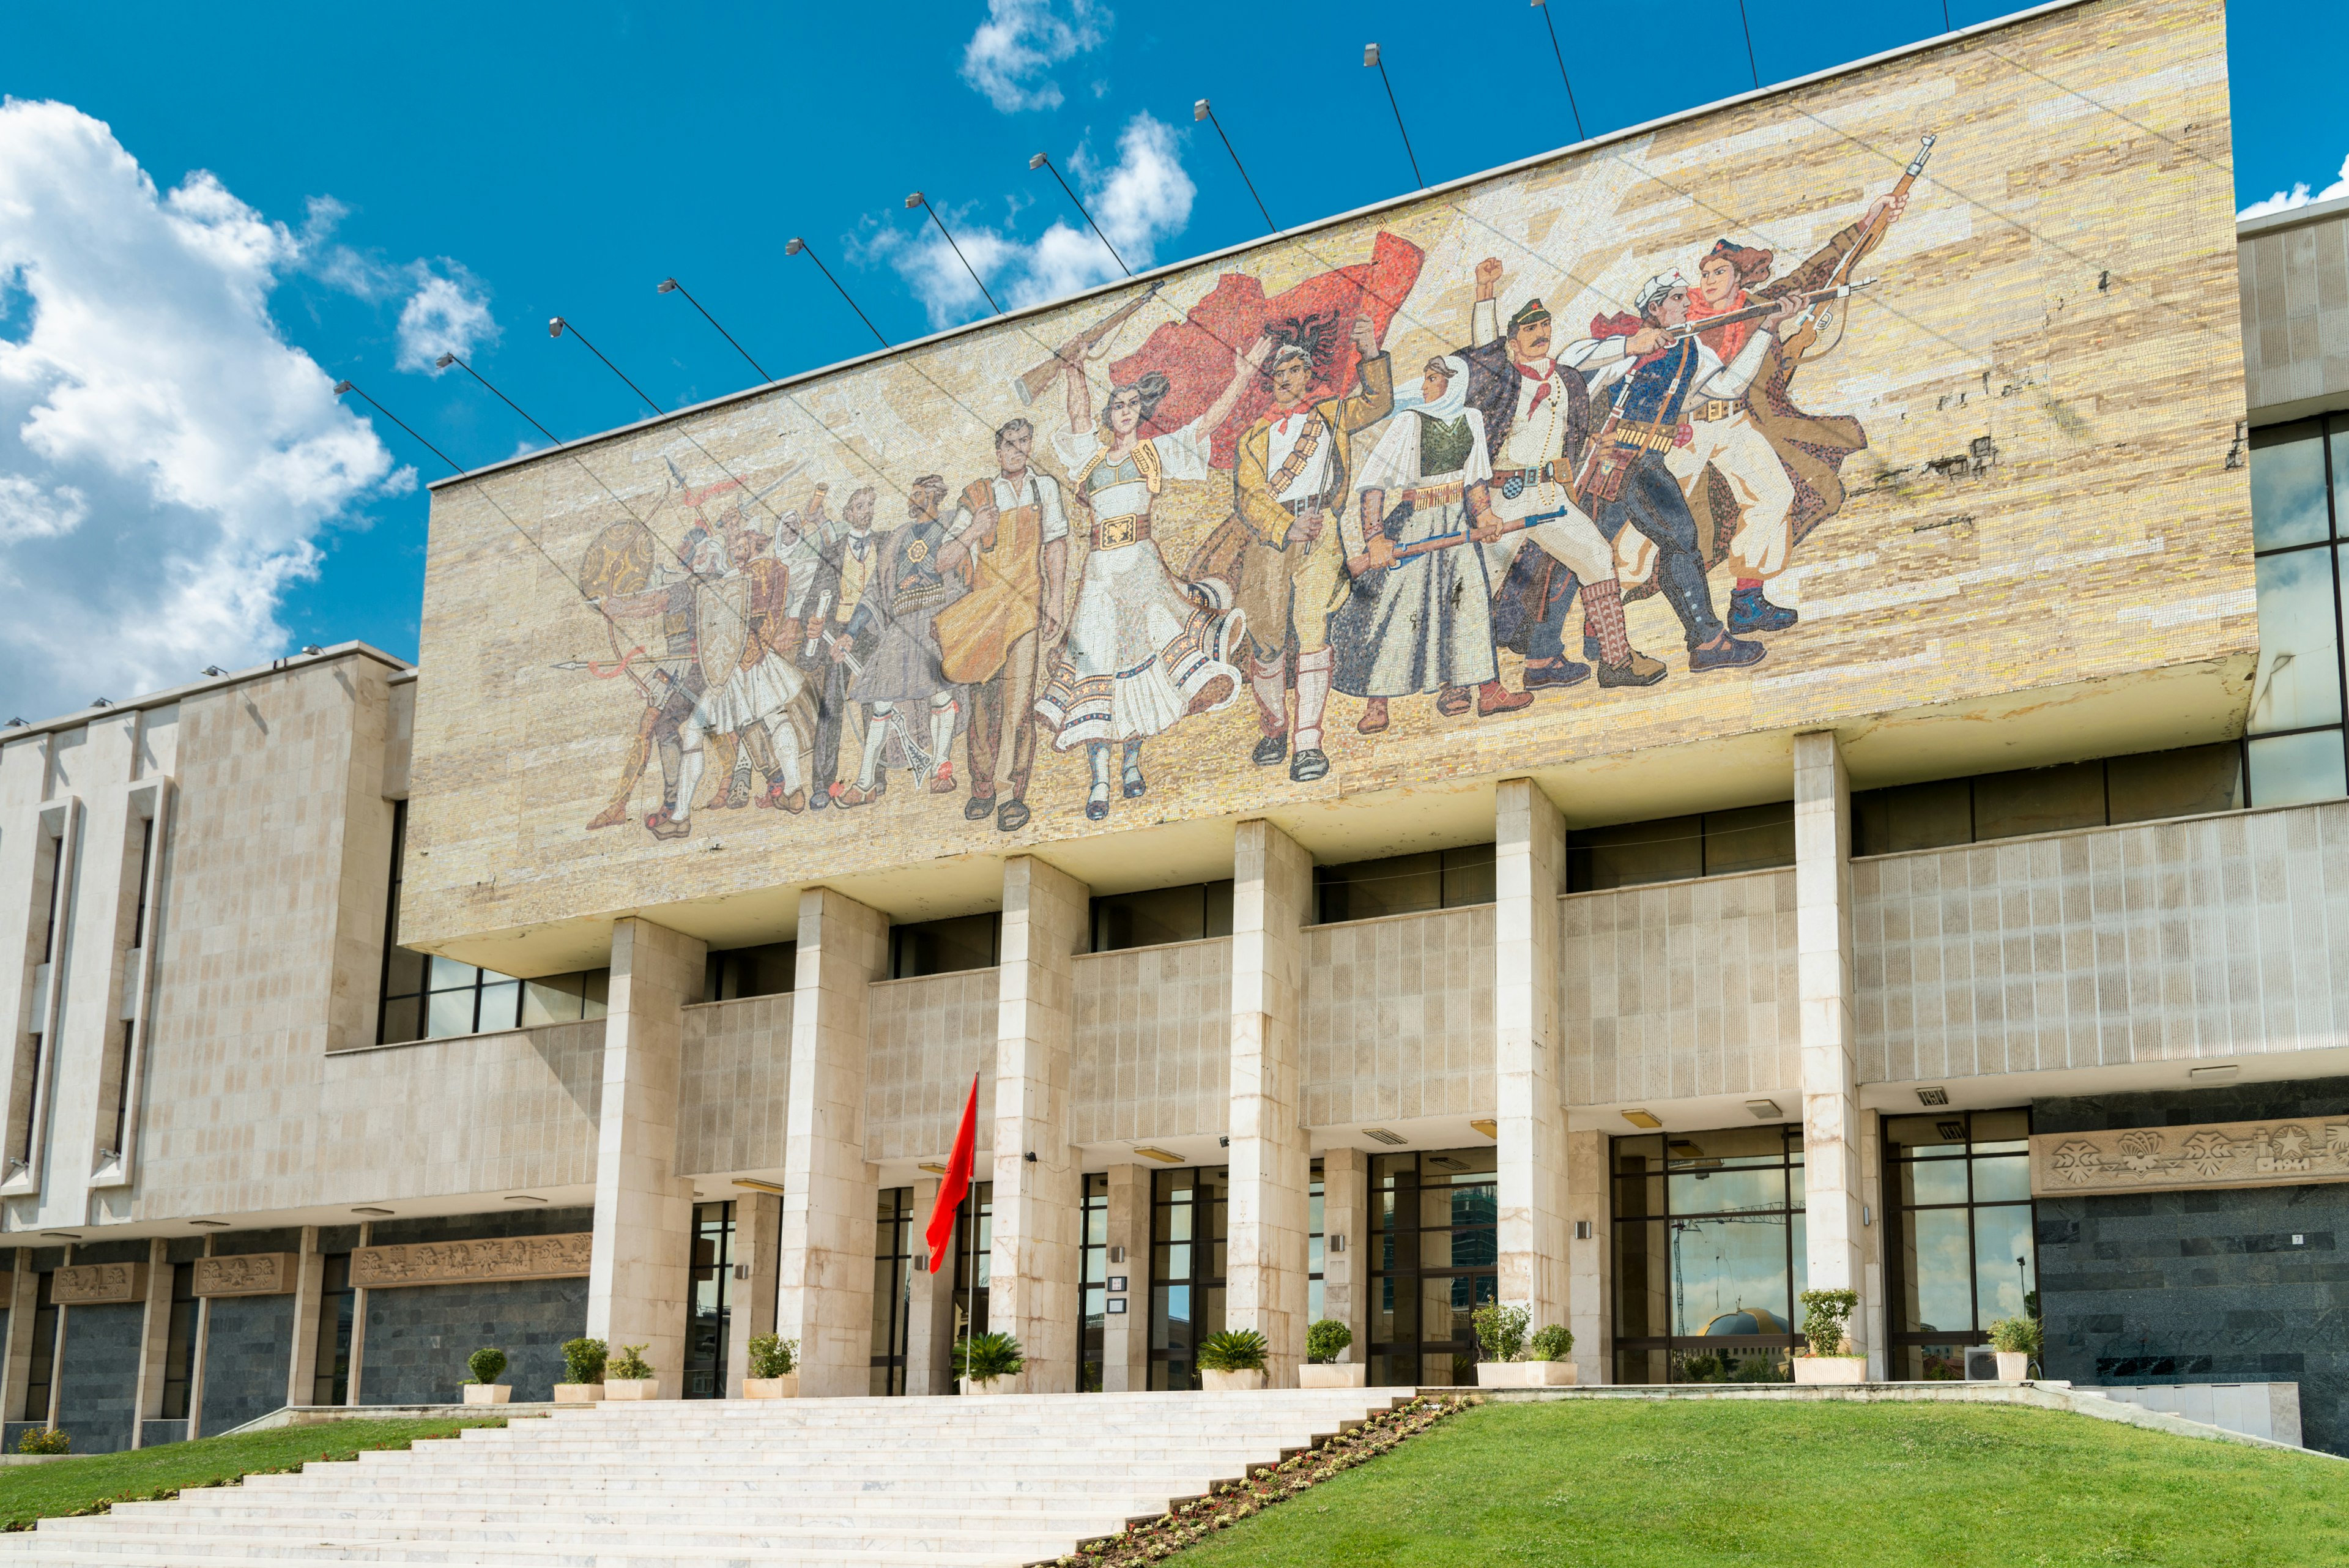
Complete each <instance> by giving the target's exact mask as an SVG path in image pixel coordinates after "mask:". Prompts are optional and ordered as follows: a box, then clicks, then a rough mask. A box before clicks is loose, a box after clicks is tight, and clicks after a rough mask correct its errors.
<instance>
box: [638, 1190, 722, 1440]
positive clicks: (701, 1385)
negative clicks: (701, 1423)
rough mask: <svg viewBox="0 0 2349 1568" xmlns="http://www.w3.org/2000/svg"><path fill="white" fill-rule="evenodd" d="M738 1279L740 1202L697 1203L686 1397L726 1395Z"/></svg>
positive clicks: (694, 1209) (695, 1206)
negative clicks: (729, 1328)
mask: <svg viewBox="0 0 2349 1568" xmlns="http://www.w3.org/2000/svg"><path fill="white" fill-rule="evenodd" d="M733 1284H734V1205H732V1204H731V1203H697V1204H695V1205H694V1206H693V1282H692V1290H693V1299H692V1303H691V1304H690V1305H689V1306H688V1309H687V1312H688V1315H687V1318H686V1324H685V1397H687V1398H688V1399H723V1398H725V1397H726V1324H727V1317H728V1313H729V1308H730V1296H731V1293H732V1290H733ZM614 1348H615V1349H616V1348H617V1347H616V1346H615V1347H614Z"/></svg>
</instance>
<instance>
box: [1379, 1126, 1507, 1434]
mask: <svg viewBox="0 0 2349 1568" xmlns="http://www.w3.org/2000/svg"><path fill="white" fill-rule="evenodd" d="M1495 1168H1496V1151H1495V1150H1494V1149H1490V1148H1467V1149H1449V1150H1444V1151H1441V1152H1435V1153H1416V1154H1382V1155H1379V1156H1377V1157H1375V1158H1372V1160H1371V1231H1372V1233H1373V1235H1374V1238H1375V1244H1376V1247H1377V1251H1374V1252H1373V1253H1372V1254H1371V1259H1372V1262H1371V1343H1370V1345H1369V1347H1368V1348H1369V1352H1370V1366H1371V1370H1370V1373H1369V1376H1370V1380H1371V1382H1372V1383H1374V1384H1377V1385H1380V1386H1390V1387H1410V1386H1416V1385H1420V1384H1438V1385H1458V1384H1468V1383H1474V1382H1475V1381H1476V1370H1475V1366H1476V1334H1475V1329H1474V1328H1473V1327H1472V1326H1471V1324H1470V1322H1469V1318H1470V1316H1471V1314H1474V1313H1475V1310H1476V1309H1477V1308H1478V1307H1480V1306H1483V1305H1485V1303H1488V1302H1491V1301H1495V1300H1496V1299H1498V1297H1499V1295H1500V1287H1501V1279H1500V1251H1499V1244H1498V1241H1497V1235H1496V1232H1495V1222H1496V1220H1498V1219H1499V1209H1498V1206H1497V1203H1498V1200H1497V1198H1496V1196H1495V1181H1496V1179H1497V1177H1496V1175H1495Z"/></svg>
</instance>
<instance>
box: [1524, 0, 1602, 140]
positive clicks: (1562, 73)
mask: <svg viewBox="0 0 2349 1568" xmlns="http://www.w3.org/2000/svg"><path fill="white" fill-rule="evenodd" d="M1534 9H1535V10H1537V11H1538V12H1540V13H1541V14H1542V26H1545V27H1547V28H1548V29H1549V52H1550V53H1551V54H1553V55H1555V56H1557V79H1558V80H1560V81H1562V82H1564V83H1565V84H1566V107H1567V108H1568V109H1570V110H1572V111H1573V113H1574V138H1575V140H1578V141H1588V140H1590V137H1589V135H1588V133H1587V132H1586V131H1584V130H1583V129H1582V106H1581V105H1579V104H1578V103H1576V102H1575V101H1574V78H1572V77H1569V76H1568V75H1567V74H1566V51H1565V50H1564V49H1561V48H1559V47H1557V23H1556V22H1553V21H1552V20H1550V15H1549V7H1548V6H1547V5H1545V4H1544V3H1543V0H1534Z"/></svg>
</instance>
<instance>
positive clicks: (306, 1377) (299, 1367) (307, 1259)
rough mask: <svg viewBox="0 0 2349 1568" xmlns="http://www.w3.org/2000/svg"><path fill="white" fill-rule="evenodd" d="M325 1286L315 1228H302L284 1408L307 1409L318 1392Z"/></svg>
mask: <svg viewBox="0 0 2349 1568" xmlns="http://www.w3.org/2000/svg"><path fill="white" fill-rule="evenodd" d="M325 1296H326V1259H325V1258H324V1257H322V1256H321V1255H320V1254H319V1251H318V1228H317V1227H316V1225H305V1226H303V1227H302V1251H301V1252H300V1253H299V1254H298V1256H297V1258H296V1260H295V1273H294V1354H293V1355H292V1356H291V1357H290V1358H289V1360H288V1363H287V1366H286V1368H285V1403H286V1404H288V1405H307V1404H309V1403H310V1401H311V1400H312V1399H313V1398H314V1397H316V1394H317V1392H318V1303H320V1302H321V1301H322V1300H324V1299H325ZM165 1299H166V1301H168V1300H169V1299H170V1298H169V1297H168V1296H167V1297H166V1298H165ZM166 1310H167V1311H168V1310H169V1309H168V1307H167V1308H166Z"/></svg>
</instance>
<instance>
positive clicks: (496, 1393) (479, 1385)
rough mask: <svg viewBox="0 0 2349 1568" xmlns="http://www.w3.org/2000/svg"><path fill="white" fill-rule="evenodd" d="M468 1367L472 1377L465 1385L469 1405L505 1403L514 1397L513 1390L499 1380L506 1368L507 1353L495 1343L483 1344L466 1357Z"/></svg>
mask: <svg viewBox="0 0 2349 1568" xmlns="http://www.w3.org/2000/svg"><path fill="white" fill-rule="evenodd" d="M465 1366H466V1369H467V1370H469V1371H471V1373H472V1375H473V1376H472V1377H471V1380H470V1381H468V1382H467V1383H466V1384H465V1385H464V1390H465V1403H466V1404H468V1405H503V1404H505V1403H506V1402H507V1401H508V1400H510V1399H512V1397H513V1390H512V1388H510V1387H508V1386H506V1385H504V1384H502V1383H501V1382H499V1381H498V1378H499V1377H500V1376H502V1374H503V1373H504V1371H505V1369H506V1353H505V1352H504V1351H502V1350H500V1349H498V1348H496V1347H495V1346H494V1345H483V1346H482V1347H481V1349H479V1350H477V1351H475V1352H473V1354H472V1355H469V1356H467V1357H465Z"/></svg>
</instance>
